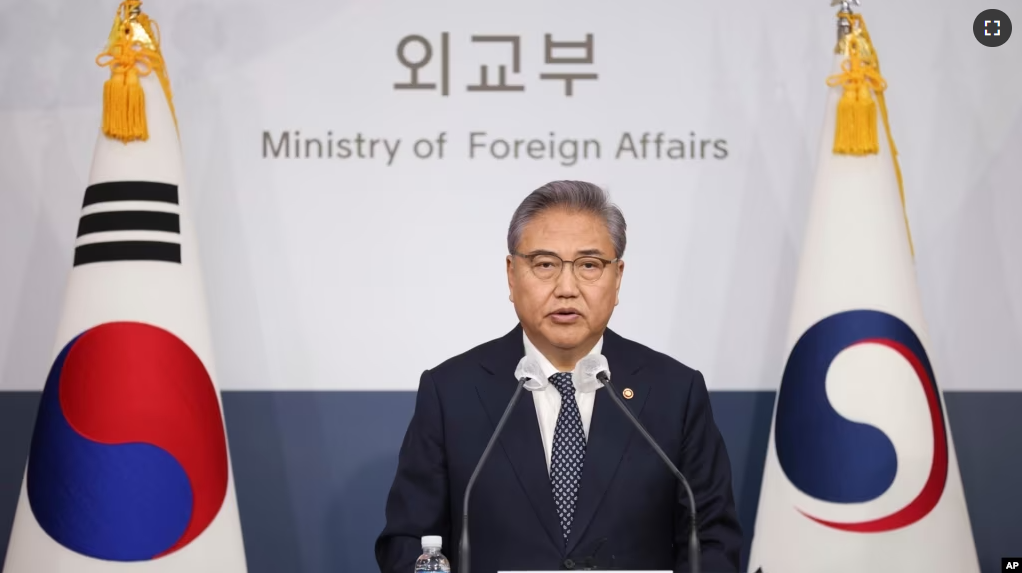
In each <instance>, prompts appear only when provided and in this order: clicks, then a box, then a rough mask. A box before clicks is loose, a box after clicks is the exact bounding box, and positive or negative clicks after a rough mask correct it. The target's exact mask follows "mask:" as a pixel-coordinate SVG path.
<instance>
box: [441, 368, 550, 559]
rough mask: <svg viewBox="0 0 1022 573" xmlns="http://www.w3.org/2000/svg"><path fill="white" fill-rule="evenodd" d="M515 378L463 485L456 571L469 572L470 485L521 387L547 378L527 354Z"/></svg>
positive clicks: (535, 385) (539, 387)
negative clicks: (504, 404)
mask: <svg viewBox="0 0 1022 573" xmlns="http://www.w3.org/2000/svg"><path fill="white" fill-rule="evenodd" d="M515 378H516V379H517V380H518V387H517V388H515V393H514V394H513V395H512V396H511V401H510V402H508V405H507V408H506V409H505V410H504V414H503V415H502V416H501V417H500V421H498V422H497V427H496V428H494V429H493V435H492V436H490V441H489V443H487V444H486V448H485V449H484V450H483V455H481V456H479V461H478V462H476V467H475V469H474V470H472V476H471V477H469V478H468V485H467V486H465V498H464V502H463V503H462V515H461V546H460V548H459V551H458V572H459V573H469V569H470V568H471V564H470V563H469V559H470V555H469V546H468V500H469V496H470V495H471V494H472V487H473V486H474V485H475V483H476V479H477V478H478V477H479V472H480V470H482V469H483V465H484V464H486V459H487V458H489V457H490V452H491V451H492V450H493V446H494V444H496V443H497V438H498V437H500V432H501V431H502V430H503V429H504V424H505V423H506V422H507V419H508V418H509V417H510V416H511V411H512V410H514V409H515V404H517V403H518V399H519V398H520V397H521V395H522V388H525V389H527V390H529V391H530V392H534V391H536V390H542V389H543V388H544V387H546V385H547V384H548V382H547V379H546V377H545V376H543V369H542V368H540V366H539V362H538V361H537V360H536V359H535V358H531V357H528V356H525V357H523V358H522V359H521V360H520V361H518V367H517V368H515Z"/></svg>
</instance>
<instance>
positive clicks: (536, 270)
mask: <svg viewBox="0 0 1022 573" xmlns="http://www.w3.org/2000/svg"><path fill="white" fill-rule="evenodd" d="M512 254H513V255H514V256H516V257H521V258H523V259H525V260H526V261H528V262H529V270H530V271H531V272H532V274H533V275H534V276H535V277H536V278H537V279H539V280H541V281H550V280H554V279H557V278H558V277H560V276H561V271H562V270H563V269H564V265H565V264H568V265H571V267H572V269H573V270H574V271H575V278H576V279H578V280H579V282H583V283H594V282H596V281H598V280H600V278H601V277H603V271H604V270H605V269H606V268H607V266H609V265H612V264H614V263H616V262H618V261H619V260H620V259H617V258H615V259H612V260H609V261H608V260H607V259H601V258H600V257H594V256H591V255H587V256H585V257H579V258H577V259H575V260H573V261H566V260H564V259H562V258H561V257H558V256H555V255H548V254H536V255H523V254H521V253H512Z"/></svg>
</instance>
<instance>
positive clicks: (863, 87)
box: [827, 12, 915, 257]
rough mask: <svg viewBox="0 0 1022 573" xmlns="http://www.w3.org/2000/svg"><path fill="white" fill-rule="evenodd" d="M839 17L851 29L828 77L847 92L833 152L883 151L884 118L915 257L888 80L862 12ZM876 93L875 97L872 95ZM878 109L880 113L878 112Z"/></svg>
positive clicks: (839, 105) (835, 132) (870, 153)
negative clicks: (881, 128)
mask: <svg viewBox="0 0 1022 573" xmlns="http://www.w3.org/2000/svg"><path fill="white" fill-rule="evenodd" d="M838 17H839V18H841V19H843V20H846V21H847V22H848V25H849V27H850V29H851V32H850V33H849V34H848V35H847V36H846V37H845V38H844V39H843V41H842V43H843V44H844V46H843V48H844V50H843V51H844V52H845V54H846V57H847V59H846V60H845V61H844V62H843V63H842V65H841V69H842V72H841V73H840V74H838V75H836V76H832V77H830V78H827V85H828V86H831V87H834V86H843V88H844V92H843V93H842V95H841V100H840V101H839V102H838V109H837V125H836V126H835V130H834V153H836V154H841V155H874V154H877V153H879V152H880V138H879V134H878V133H877V119H878V117H877V116H878V115H879V119H881V120H883V122H884V133H885V135H886V136H887V145H888V147H889V148H890V150H891V159H892V160H893V161H894V173H895V176H896V177H897V179H898V194H899V196H900V198H901V208H902V212H903V214H904V217H905V230H906V232H907V233H908V246H909V250H910V251H911V253H912V256H913V257H915V246H914V245H913V242H912V230H911V228H910V227H909V223H908V208H907V207H906V204H905V186H904V183H903V181H902V177H901V166H900V165H899V163H898V148H897V147H895V145H894V137H893V136H892V135H891V124H890V121H888V118H887V101H886V99H885V98H884V91H885V90H886V89H887V82H886V81H885V80H884V78H883V76H881V75H880V60H879V58H878V57H877V55H876V49H875V48H874V46H873V42H872V40H870V37H869V30H867V28H866V21H865V20H863V18H862V15H861V14H852V13H847V12H841V13H839V14H838ZM874 96H875V97H876V100H875V101H874V99H873V97H874ZM878 112H879V113H878Z"/></svg>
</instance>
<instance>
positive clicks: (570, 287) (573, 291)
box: [554, 263, 578, 297]
mask: <svg viewBox="0 0 1022 573" xmlns="http://www.w3.org/2000/svg"><path fill="white" fill-rule="evenodd" d="M563 264H564V266H563V267H561V274H560V275H559V276H558V277H557V284H556V286H555V287H554V294H555V295H557V296H560V297H573V296H578V281H577V280H576V278H575V268H574V266H573V265H571V264H569V263H563Z"/></svg>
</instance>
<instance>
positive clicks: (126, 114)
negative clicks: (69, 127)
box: [96, 0, 177, 143]
mask: <svg viewBox="0 0 1022 573" xmlns="http://www.w3.org/2000/svg"><path fill="white" fill-rule="evenodd" d="M96 63H97V64H98V65H100V66H103V67H109V68H110V79H108V80H107V81H106V83H105V84H104V85H103V133H104V134H105V135H106V136H107V137H111V138H114V139H118V140H120V141H123V142H124V143H128V142H129V141H145V140H147V139H149V128H148V123H147V119H146V111H145V92H144V91H143V89H142V85H141V83H139V78H140V77H143V76H147V75H149V74H150V73H155V74H156V76H157V78H159V80H160V84H161V86H162V87H163V92H164V94H165V95H166V97H167V103H168V105H170V113H171V116H172V117H174V124H175V126H176V125H177V118H176V115H175V113H174V104H173V100H172V99H171V92H170V79H169V78H168V77H167V69H166V66H165V65H164V62H163V55H162V54H161V52H160V38H159V27H158V26H157V24H156V22H155V21H154V20H152V19H150V18H149V16H148V15H147V14H146V13H145V12H143V11H142V0H124V1H123V2H121V4H120V6H118V8H117V14H116V16H115V17H114V24H113V28H112V29H111V30H110V37H109V40H108V41H107V47H106V50H105V51H104V52H103V53H102V54H100V55H99V56H97V57H96Z"/></svg>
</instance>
